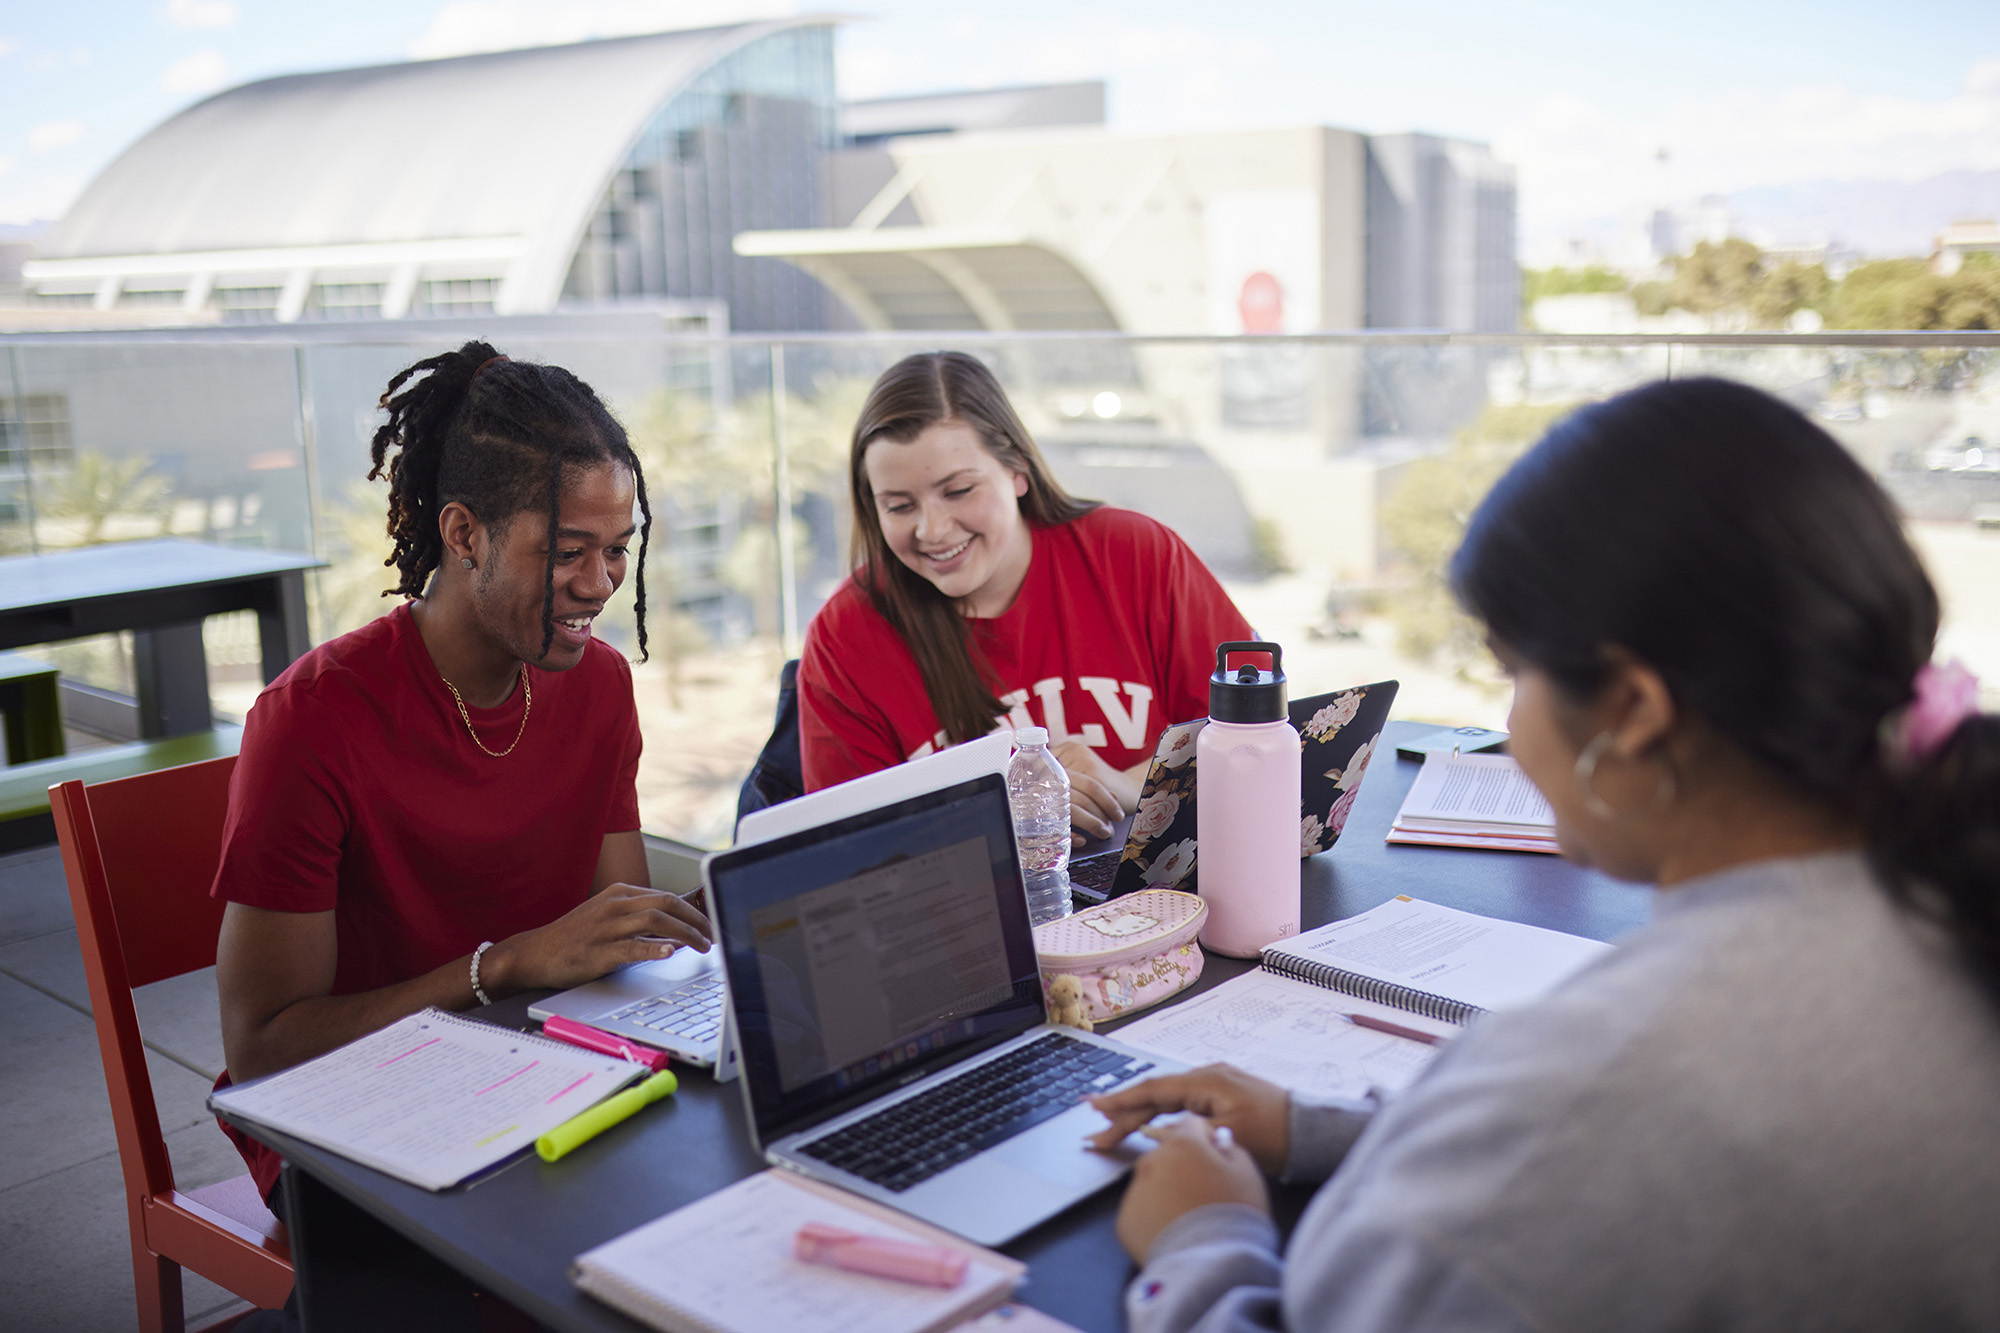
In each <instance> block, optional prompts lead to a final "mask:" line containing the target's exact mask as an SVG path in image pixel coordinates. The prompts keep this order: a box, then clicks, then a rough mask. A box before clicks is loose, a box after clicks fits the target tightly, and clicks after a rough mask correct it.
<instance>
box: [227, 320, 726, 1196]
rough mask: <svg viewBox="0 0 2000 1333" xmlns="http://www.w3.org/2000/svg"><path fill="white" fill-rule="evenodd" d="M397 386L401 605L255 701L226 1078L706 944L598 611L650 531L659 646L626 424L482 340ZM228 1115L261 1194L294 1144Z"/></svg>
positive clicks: (627, 673)
mask: <svg viewBox="0 0 2000 1333" xmlns="http://www.w3.org/2000/svg"><path fill="white" fill-rule="evenodd" d="M419 376H421V378H418V377H419ZM412 381H414V382H412ZM406 383H408V385H409V387H407V388H405V387H404V386H405V384H406ZM398 390H401V392H400V393H399V392H398ZM382 406H383V408H385V409H386V410H387V412H388V418H389V419H388V422H387V424H385V425H384V426H383V427H382V428H381V429H380V430H379V431H377V432H376V434H375V439H374V448H373V455H374V462H375V466H374V468H373V470H372V471H370V473H369V477H370V478H371V479H373V478H375V477H378V476H383V475H386V476H387V478H388V481H389V491H390V495H389V535H390V536H391V537H392V538H393V539H394V541H395V551H394V555H393V556H392V557H391V561H390V563H393V564H394V565H395V567H396V569H397V570H398V571H399V573H400V575H401V577H400V580H399V582H398V584H397V586H396V588H395V589H394V592H396V593H400V594H402V595H403V596H404V597H406V598H409V599H410V600H409V601H408V602H406V603H405V604H404V605H401V606H398V607H397V608H395V609H394V610H392V611H391V612H389V614H387V615H385V616H383V617H381V618H380V619H378V620H376V621H374V622H373V623H371V624H369V625H366V626H364V627H362V628H361V629H358V630H356V631H354V632H353V633H351V634H346V635H343V636H341V637H340V638H338V639H335V640H333V641H332V642H330V643H325V644H322V645H320V646H319V647H318V648H316V649H314V650H313V651H312V652H310V653H308V654H306V655H305V656H304V657H302V658H300V659H299V660H298V661H297V662H295V663H293V665H292V666H291V668H290V669H289V670H287V671H286V672H285V673H284V674H283V675H282V676H280V677H279V678H278V679H277V680H276V681H275V682H274V683H273V684H272V685H271V686H270V687H269V688H268V689H266V690H265V691H264V692H263V694H262V695H260V696H259V697H258V700H257V703H256V706H255V707H254V708H252V709H251V711H250V716H249V719H248V721H247V723H246V725H245V728H244V734H243V747H242V753H241V756H240V758H239V759H238V760H237V765H236V771H235V776H234V779H233V780H232V782H231V784H230V792H229V815H228V821H227V824H226V825H225V828H224V831H223V854H222V865H221V869H220V871H219V872H218V873H217V875H216V881H215V889H214V892H215V895H216V896H217V897H219V898H222V899H225V900H226V901H227V902H228V904H229V905H228V908H227V911H226V913H225V915H224V917H223V923H222V935H221V940H220V944H219V948H218V951H217V960H216V967H217V982H218V985H219V987H220V990H221V996H222V1035H223V1047H224V1051H225V1053H226V1055H227V1057H228V1064H229V1073H226V1074H224V1075H223V1079H224V1080H225V1081H226V1080H228V1079H229V1078H230V1077H231V1075H234V1076H235V1077H237V1078H249V1077H254V1076H256V1075H259V1074H266V1073H270V1072H271V1071H273V1070H277V1069H283V1068H286V1067H287V1066H290V1065H293V1064H296V1063H298V1062H299V1061H301V1060H305V1059H308V1058H310V1057H312V1056H315V1055H319V1054H321V1053H323V1052H325V1051H328V1050H331V1049H333V1048H334V1047H336V1046H339V1045H341V1044H343V1043H345V1042H348V1041H352V1040H353V1039H355V1038H356V1037H359V1036H362V1035H363V1034H365V1033H368V1032H372V1031H374V1030H375V1029H377V1028H379V1027H382V1026H383V1025H384V1024H386V1023H389V1022H392V1021H394V1020H395V1019H398V1018H401V1017H403V1016H404V1015H406V1014H410V1013H413V1012H415V1011H417V1010H419V1009H422V1008H424V1007H426V1006H430V1005H435V1006H437V1007H439V1008H443V1009H467V1008H470V1007H472V1006H473V1005H474V1004H477V1003H483V1002H485V1001H487V1000H488V999H492V998H498V997H500V996H503V995H508V994H512V993H513V992H516V991H519V990H524V989H528V988H531V987H556V986H572V985H577V984H579V983H581V982H584V981H588V980H590V979H591V978H593V977H597V976H600V975H602V974H603V973H605V972H608V971H610V970H611V969H612V968H614V967H616V966H618V965H620V964H623V963H630V962H635V961H639V960H641V959H647V958H657V957H660V956H663V955H665V954H668V953H671V952H672V951H673V950H674V949H676V948H679V947H681V946H683V945H688V946H692V947H694V948H697V949H702V950H706V949H707V948H708V944H709V939H708V923H707V921H706V920H705V919H704V918H703V917H702V916H701V914H700V913H698V912H696V911H695V910H694V909H693V908H691V907H688V906H687V905H685V904H684V903H682V902H681V901H680V900H679V899H678V898H676V897H674V896H673V895H672V894H666V893H657V892H654V891H653V890H651V889H649V888H645V887H643V886H644V885H645V884H646V882H647V877H646V856H645V848H644V846H643V844H642V843H641V841H640V837H639V809H638V798H637V794H636V790H635V785H634V782H635V776H636V774H637V772H638V764H639V722H638V714H637V710H636V708H635V707H634V704H633V698H632V674H631V670H630V668H629V667H628V666H627V665H626V663H625V660H624V658H623V657H621V656H620V655H619V654H618V653H617V652H616V651H615V650H613V649H612V648H610V647H609V646H608V645H606V644H604V643H602V642H600V641H599V640H598V639H597V638H596V637H595V636H594V635H593V634H592V632H591V627H592V622H593V620H594V619H595V617H596V616H597V614H598V613H599V612H600V611H602V610H603V609H604V605H605V603H606V602H607V601H609V600H610V598H611V595H612V593H614V592H615V591H616V590H617V589H618V586H619V585H620V584H621V583H622V582H623V581H624V579H625V574H626V570H627V566H628V563H630V562H631V560H630V551H629V548H630V545H631V541H632V538H633V536H634V535H635V533H636V535H637V536H638V538H639V558H638V561H637V562H636V563H637V565H638V567H639V568H638V569H637V570H635V571H634V572H635V573H636V574H637V575H638V577H639V580H640V581H639V584H638V588H637V591H638V594H639V596H638V613H639V649H640V653H641V655H642V657H643V655H644V653H645V647H646V622H645V582H644V575H643V573H642V572H640V571H641V570H643V567H644V562H645V542H646V535H647V529H648V528H650V526H651V522H652V519H651V511H650V509H648V507H647V505H646V491H645V482H644V478H643V477H642V475H641V472H640V468H639V461H638V459H637V458H636V457H634V456H633V453H632V449H631V446H630V444H629V443H627V441H626V438H625V432H624V430H623V429H622V428H620V426H619V425H618V423H617V421H616V420H614V419H613V418H612V416H611V414H610V412H609V411H607V410H606V409H605V407H604V405H603V403H601V402H600V401H599V400H598V398H597V395H596V394H594V393H592V392H591V390H590V388H589V387H588V386H587V385H585V384H583V383H582V382H581V381H580V380H578V379H577V378H576V377H575V376H573V375H571V374H570V373H569V372H568V371H565V370H561V369H558V368H557V367H554V366H540V365H534V364H530V363H528V362H524V361H511V360H509V359H508V358H506V357H504V356H501V355H499V354H498V353H496V352H495V351H494V350H493V349H492V348H491V347H489V346H487V345H486V344H485V343H481V342H469V343H467V344H466V345H465V346H464V347H462V348H460V349H459V350H458V351H456V352H448V353H445V354H444V355H442V356H435V357H431V358H430V359H428V360H425V361H420V362H418V363H417V364H416V365H414V366H411V367H410V368H409V369H407V370H404V371H403V372H402V373H401V374H399V375H397V376H396V377H395V378H394V379H392V380H391V381H389V387H388V390H387V391H386V392H385V393H384V394H383V395H382ZM392 450H394V451H396V452H395V454H394V456H393V457H390V453H391V451H392ZM635 501H636V503H637V507H638V509H639V511H640V513H641V515H643V522H642V523H641V524H635V523H634V522H633V508H634V502H635ZM231 1137H232V1138H235V1139H236V1140H237V1145H238V1147H239V1148H240V1149H241V1150H242V1151H243V1154H244V1157H245V1160H247V1161H248V1162H249V1163H250V1167H251V1172H252V1174H253V1175H254V1176H255V1177H256V1180H257V1183H258V1186H259V1188H260V1189H261V1190H262V1191H263V1193H264V1194H265V1195H266V1196H267V1197H268V1196H270V1194H271V1193H272V1187H273V1185H274V1184H275V1183H276V1180H277V1173H278V1166H279V1163H278V1159H277V1157H276V1155H275V1154H273V1153H272V1152H270V1151H269V1150H268V1149H266V1148H264V1147H262V1146H261V1145H259V1144H256V1143H254V1142H253V1141H251V1140H248V1139H246V1138H242V1137H241V1136H238V1135H235V1134H232V1135H231Z"/></svg>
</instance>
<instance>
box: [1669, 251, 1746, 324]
mask: <svg viewBox="0 0 2000 1333" xmlns="http://www.w3.org/2000/svg"><path fill="white" fill-rule="evenodd" d="M1763 276H1764V252H1763V251H1762V250H1759V249H1758V248H1757V247H1756V246H1754V245H1752V244H1750V242H1748V241H1745V240H1741V239H1739V238H1737V237H1735V236H1731V237H1730V238H1729V239H1728V240H1725V241H1720V242H1714V241H1699V242H1697V243H1696V244H1695V247H1694V249H1692V250H1690V251H1689V252H1688V253H1687V254H1685V255H1682V256H1681V257H1680V258H1679V259H1676V260H1675V261H1674V277H1673V281H1672V282H1671V283H1669V284H1668V300H1669V303H1670V304H1672V305H1675V306H1678V307H1679V308H1680V309H1682V310H1691V311H1693V312H1694V313H1695V314H1697V315H1707V316H1710V317H1711V318H1713V317H1714V316H1717V315H1723V314H1728V313H1732V312H1739V311H1741V312H1748V311H1749V309H1750V303H1751V301H1752V299H1753V298H1754V297H1755V296H1756V293H1757V287H1758V285H1759V283H1760V282H1761V281H1762V279H1763Z"/></svg>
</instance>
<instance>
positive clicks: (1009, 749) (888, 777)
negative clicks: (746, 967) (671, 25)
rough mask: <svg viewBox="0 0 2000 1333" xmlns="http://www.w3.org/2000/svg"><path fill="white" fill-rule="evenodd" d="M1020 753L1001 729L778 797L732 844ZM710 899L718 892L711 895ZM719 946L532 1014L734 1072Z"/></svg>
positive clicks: (722, 1075)
mask: <svg viewBox="0 0 2000 1333" xmlns="http://www.w3.org/2000/svg"><path fill="white" fill-rule="evenodd" d="M1013 752H1014V735H1013V733H1012V732H1011V731H998V732H995V733H994V734H993V735H991V736H982V737H981V738H979V739H978V740H975V741H967V742H966V743H965V744H963V745H954V746H952V747H951V748H949V749H945V750H940V751H938V752H937V753H936V754H931V755H926V756H924V757H923V758H922V759H917V760H912V761H911V762H910V763H907V764H897V765H896V766H895V767H893V768H885V769H883V770H882V771H881V772H879V773H869V774H865V775H863V776H862V777H858V778H854V779H852V780H850V781H847V782H841V783H836V784H835V785H833V786H831V787H824V788H821V789H820V790H819V791H815V792H808V793H806V794H805V795H804V796H799V797H795V798H794V799H792V800H789V801H785V802H783V803H782V804H779V805H774V806H770V807H767V808H766V809H763V810H757V811H753V812H752V813H750V814H747V815H745V816H744V817H743V818H742V819H741V820H740V821H738V823H737V826H736V845H737V846H739V847H742V846H748V845H750V844H752V843H758V842H765V841H768V840H770V839H772V838H778V837H783V836H784V835H785V834H788V833H795V832H797V831H799V830H800V829H806V828H811V827H812V826H813V825H815V824H825V823H831V822H832V821H834V820H837V819H841V818H843V817H845V816H848V815H853V814H858V813H860V812H861V811H863V810H871V809H874V808H875V807H877V806H881V805H887V804H890V803H892V802H894V801H897V800H899V799H901V798H902V797H905V796H913V795H916V794H918V793H920V792H927V791H935V790H937V789H938V788H940V787H949V786H953V785H954V784H956V783H959V782H963V781H964V780H965V779H967V778H970V777H975V776H977V775H978V774H981V773H1002V774H1004V773H1005V772H1006V771H1007V760H1008V758H1009V757H1010V756H1011V755H1012V754H1013ZM709 901H710V902H711V903H713V902H714V901H715V898H714V895H712V894H711V895H710V897H709ZM723 984H724V983H723V976H722V966H721V954H720V952H719V951H717V950H714V949H711V950H710V951H709V952H708V953H706V954H700V953H696V952H695V951H694V950H692V949H682V950H679V951H677V952H676V953H675V954H674V956H673V957H671V958H662V959H658V960H656V961H651V962H644V963H633V964H631V965H629V966H626V967H621V968H619V969H617V970H616V971H614V972H611V973H608V974H606V975H605V976H602V977H599V978H598V979H597V980H596V981H591V982H586V983H584V984H583V985H581V986H575V987H572V988H571V989H569V990H566V991H563V992H562V993H561V994H559V995H551V996H549V997H548V998H547V999H543V1000H537V1001H536V1002H535V1003H534V1004H532V1005H530V1006H529V1007H528V1016H529V1017H531V1018H537V1019H547V1018H549V1017H551V1016H552V1015H560V1016H561V1017H563V1018H567V1019H571V1020H573V1021H575V1022H578V1023H588V1024H589V1025H590V1026H592V1027H594V1028H598V1029H601V1030H602V1031H605V1032H609V1033H611V1034H613V1035H614V1036H619V1037H626V1038H629V1039H631V1040H633V1041H638V1042H643V1043H645V1044H646V1045H648V1046H657V1047H659V1048H661V1049H662V1050H665V1051H666V1052H668V1053H669V1054H670V1055H672V1056H674V1057H675V1058H676V1059H678V1060H680V1061H682V1062H683V1063H686V1064H690V1065H694V1066H697V1067H700V1068H707V1067H710V1066H713V1067H714V1068H715V1071H716V1073H715V1076H716V1079H717V1081H718V1082H726V1081H728V1080H729V1079H731V1078H733V1077H735V1070H736V1052H735V1050H734V1049H733V1047H732V1046H731V1045H730V1044H729V1043H727V1042H726V1041H724V1040H723V1038H724V1030H725V1028H726V1026H727V1021H726V1014H725V1010H724V1005H723V996H722V988H723Z"/></svg>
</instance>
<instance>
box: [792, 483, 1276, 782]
mask: <svg viewBox="0 0 2000 1333" xmlns="http://www.w3.org/2000/svg"><path fill="white" fill-rule="evenodd" d="M1031 532H1032V535H1033V538H1034V544H1035V547H1034V555H1033V556H1032V558H1031V559H1030V561H1029V564H1028V576H1027V579H1026V581H1024V582H1023V583H1022V584H1021V591H1020V594H1019V595H1018V596H1017V597H1015V599H1014V604H1013V605H1012V606H1010V607H1009V608H1007V610H1006V611H1005V612H1004V613H1002V614H1001V615H999V616H996V617H994V618H993V619H991V620H968V621H967V622H966V625H967V627H968V629H969V630H970V632H971V636H972V639H973V641H974V642H975V643H976V644H977V645H978V647H979V649H980V651H981V652H982V653H983V654H984V656H985V661H986V665H987V667H988V668H989V672H990V674H989V676H988V679H987V684H988V685H990V686H991V687H992V688H993V692H994V694H996V695H997V696H998V697H999V699H1000V702H1001V703H1002V704H1004V705H1006V706H1007V708H1008V715H1007V719H1006V721H1007V723H1008V724H1011V725H1013V726H1044V727H1047V728H1048V729H1049V740H1050V743H1051V744H1055V743H1058V742H1060V741H1063V740H1070V739H1075V740H1081V741H1082V742H1083V743H1084V744H1086V745H1088V746H1090V747H1091V748H1092V749H1094V750H1096V751H1097V752H1098V754H1099V755H1101V756H1103V758H1104V760H1105V762H1107V763H1108V764H1110V765H1111V766H1112V767H1113V768H1118V769H1126V768H1130V767H1132V766H1133V765H1134V764H1137V763H1139V762H1140V761H1141V760H1143V759H1145V758H1146V757H1148V756H1149V755H1151V754H1152V752H1153V746H1154V745H1155V744H1156V743H1157V742H1158V740H1159V736H1160V733H1161V732H1162V731H1164V730H1166V729H1167V728H1168V727H1169V726H1171V725H1173V724H1174V723H1176V722H1186V721H1189V720H1191V719H1193V718H1197V717H1205V716H1207V714H1208V678H1209V675H1210V673H1212V672H1213V671H1214V670H1215V646H1216V645H1217V644H1219V643H1225V642H1228V641H1230V640H1234V639H1251V638H1255V637H1256V636H1255V635H1254V634H1253V633H1252V632H1251V629H1250V622H1248V621H1247V620H1245V619H1244V618H1243V614H1242V612H1240V611H1238V610H1237V609H1236V604H1235V603H1233V602H1231V601H1230V600H1229V594H1228V593H1226V592H1224V591H1223V590H1222V585H1221V584H1219V583H1217V582H1216V581H1215V576H1214V575H1213V574H1211V573H1209V572H1208V567H1207V566H1205V565H1203V564H1202V563H1201V560H1200V559H1199V558H1198V557H1197V556H1196V555H1195V553H1194V552H1193V551H1190V550H1189V549H1188V548H1187V544H1186V543H1185V542H1183V541H1182V540H1181V539H1180V538H1179V537H1177V536H1175V535H1174V533H1173V531H1172V530H1171V529H1169V528H1168V527H1166V526H1165V525H1164V524H1161V523H1158V522H1155V521H1154V520H1152V519H1150V518H1147V517H1146V516H1145V515H1143V514H1135V513H1133V512H1131V511H1130V510H1125V509H1111V508H1098V509H1093V510H1091V511H1090V512H1089V513H1087V514H1085V515H1083V516H1082V517H1081V518H1078V519H1075V520H1073V521H1072V522H1069V523H1062V524H1057V525H1055V526H1053V527H1047V528H1035V529H1031ZM799 728H800V752H801V758H802V759H803V761H804V766H805V780H806V790H808V791H816V790H818V789H819V788H821V787H825V786H829V785H831V784H833V783H836V782H844V781H846V780H847V779H848V778H853V777H859V776H860V775H862V774H863V773H873V772H875V771H877V770H878V769H884V768H888V767H890V766H891V765H893V764H900V763H902V762H903V761H904V760H907V759H917V758H920V757H922V756H923V755H926V754H929V753H931V751H933V750H935V749H937V748H939V747H941V746H943V745H944V744H945V743H946V737H945V735H944V733H943V732H942V731H941V730H939V728H938V722H937V715H936V714H935V713H933V712H932V711H931V703H930V696H929V695H927V694H926V693H925V692H924V680H923V673H922V672H920V671H919V670H918V669H917V661H916V658H915V657H913V656H911V654H910V650H909V649H908V648H907V647H905V646H904V643H903V640H902V637H901V636H900V635H899V634H897V633H896V631H895V630H894V629H893V628H891V627H890V625H889V622H888V621H886V620H884V619H883V618H882V617H881V616H880V615H879V614H877V613H876V611H875V608H874V607H872V606H870V605H869V603H868V598H867V596H866V594H864V593H863V592H862V591H861V589H860V587H859V586H858V585H857V584H856V583H855V582H854V580H853V579H851V578H850V579H848V580H847V581H846V582H845V583H843V584H841V585H840V587H839V588H838V589H837V590H836V591H835V592H834V594H833V596H832V597H831V598H830V599H829V600H828V601H827V603H826V605H825V606H823V607H821V608H820V612H819V614H818V615H817V616H815V617H813V622H812V628H811V629H810V630H808V631H807V633H806V646H805V652H804V655H803V656H802V657H801V658H800V660H799Z"/></svg>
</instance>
